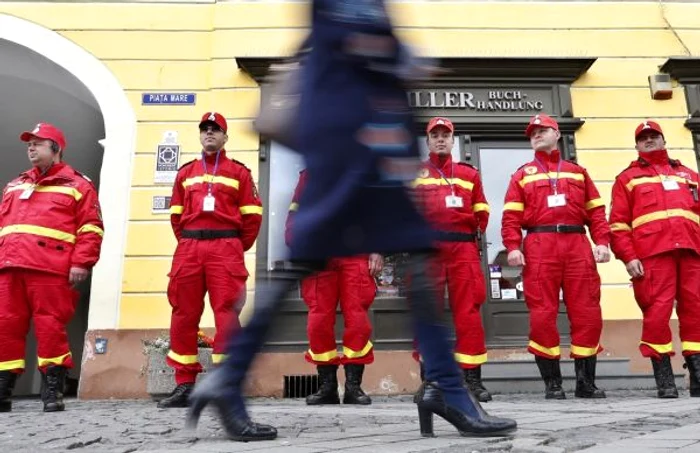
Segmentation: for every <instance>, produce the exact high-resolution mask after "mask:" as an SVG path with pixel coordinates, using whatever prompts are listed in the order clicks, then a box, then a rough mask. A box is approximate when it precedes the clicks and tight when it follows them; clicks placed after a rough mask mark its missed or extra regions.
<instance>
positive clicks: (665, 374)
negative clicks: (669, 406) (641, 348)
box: [651, 354, 678, 398]
mask: <svg viewBox="0 0 700 453" xmlns="http://www.w3.org/2000/svg"><path fill="white" fill-rule="evenodd" d="M651 366H652V367H653V368H654V379H656V389H657V395H658V396H659V398H678V389H677V388H676V381H675V379H674V377H673V368H672V367H671V357H670V356H669V355H668V354H664V355H662V356H661V360H655V359H653V358H652V359H651Z"/></svg>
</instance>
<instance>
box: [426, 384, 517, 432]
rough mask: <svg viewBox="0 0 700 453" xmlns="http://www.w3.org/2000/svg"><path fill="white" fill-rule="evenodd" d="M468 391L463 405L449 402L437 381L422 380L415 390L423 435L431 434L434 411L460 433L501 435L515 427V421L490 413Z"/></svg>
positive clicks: (462, 389) (447, 395)
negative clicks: (417, 392) (418, 387)
mask: <svg viewBox="0 0 700 453" xmlns="http://www.w3.org/2000/svg"><path fill="white" fill-rule="evenodd" d="M461 391H462V392H463V391H467V393H468V395H467V396H468V401H467V403H466V406H464V407H459V406H457V405H453V404H451V403H452V402H451V401H450V396H452V397H454V396H456V395H454V394H452V395H450V394H448V393H447V392H444V391H443V390H442V389H440V388H439V387H438V384H437V383H436V382H424V383H423V384H422V385H421V387H420V390H419V394H418V397H417V399H418V422H419V424H420V431H421V435H422V436H423V437H433V436H434V434H433V414H436V415H439V416H440V417H442V418H444V419H445V420H446V421H448V422H449V423H451V424H452V425H453V426H454V427H455V428H457V431H459V433H460V434H461V435H462V436H483V437H488V436H503V435H506V434H509V433H511V432H513V431H515V430H516V429H517V426H518V425H517V423H516V422H515V420H511V419H510V418H500V417H494V416H492V415H489V414H487V413H486V411H484V409H483V408H482V407H481V405H479V402H478V401H476V399H475V398H474V396H473V395H471V393H470V392H469V391H468V390H466V389H464V387H462V388H461Z"/></svg>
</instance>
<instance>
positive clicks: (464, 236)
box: [436, 231, 476, 242]
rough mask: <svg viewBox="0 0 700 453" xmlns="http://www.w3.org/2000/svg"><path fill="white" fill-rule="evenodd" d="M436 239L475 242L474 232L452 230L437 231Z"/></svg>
mask: <svg viewBox="0 0 700 453" xmlns="http://www.w3.org/2000/svg"><path fill="white" fill-rule="evenodd" d="M436 233H437V240H438V241H444V242H476V234H473V233H457V232H454V231H437V232H436Z"/></svg>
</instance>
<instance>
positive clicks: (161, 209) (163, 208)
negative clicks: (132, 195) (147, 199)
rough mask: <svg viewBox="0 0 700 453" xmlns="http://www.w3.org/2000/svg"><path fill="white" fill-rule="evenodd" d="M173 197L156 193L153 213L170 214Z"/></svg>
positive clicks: (152, 207) (152, 206)
mask: <svg viewBox="0 0 700 453" xmlns="http://www.w3.org/2000/svg"><path fill="white" fill-rule="evenodd" d="M171 198H172V197H171V196H163V195H155V196H154V197H153V204H152V205H151V212H152V213H153V214H170V199H171Z"/></svg>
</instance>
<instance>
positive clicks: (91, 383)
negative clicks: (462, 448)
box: [0, 0, 700, 397]
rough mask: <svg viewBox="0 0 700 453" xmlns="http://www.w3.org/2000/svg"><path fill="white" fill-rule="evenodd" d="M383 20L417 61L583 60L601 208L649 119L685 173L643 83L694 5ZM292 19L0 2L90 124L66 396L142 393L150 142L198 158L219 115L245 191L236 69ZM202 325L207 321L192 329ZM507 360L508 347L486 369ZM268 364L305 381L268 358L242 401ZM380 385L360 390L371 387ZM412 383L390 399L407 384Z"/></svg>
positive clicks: (161, 251)
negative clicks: (83, 104)
mask: <svg viewBox="0 0 700 453" xmlns="http://www.w3.org/2000/svg"><path fill="white" fill-rule="evenodd" d="M392 10H393V12H394V18H395V23H396V26H397V27H398V29H399V31H400V34H401V35H402V36H404V37H405V38H406V39H407V40H408V41H409V42H411V43H413V44H415V45H416V46H417V48H418V49H420V52H421V53H422V54H424V55H428V56H432V57H444V58H474V57H483V58H502V59H508V58H520V59H532V61H533V64H536V62H537V59H539V58H569V57H571V58H579V59H581V58H591V59H595V61H594V62H593V64H592V65H591V66H590V67H589V68H588V69H587V70H586V71H585V72H584V73H583V74H582V75H581V76H580V77H578V79H577V80H575V81H574V82H573V84H572V86H571V90H570V93H571V104H572V109H573V113H574V115H575V116H576V117H577V118H580V119H582V120H583V121H585V122H584V124H583V125H582V126H581V127H580V128H579V129H578V130H576V132H575V143H576V154H577V157H578V161H579V163H581V164H582V165H583V166H585V167H586V168H587V169H588V171H589V173H590V174H591V176H592V177H593V178H594V180H595V181H596V183H597V185H598V188H599V190H600V192H601V194H602V195H603V197H604V198H605V200H606V203H607V205H608V206H609V197H610V191H611V187H612V182H613V180H614V178H615V176H616V175H617V174H618V173H619V172H620V171H622V169H624V168H625V167H626V166H627V164H628V163H629V162H630V161H631V160H633V159H635V156H636V153H635V151H634V140H633V131H634V128H635V127H636V125H637V124H639V122H640V121H643V120H644V119H647V118H655V119H657V120H659V121H660V123H661V124H662V126H663V128H664V132H665V137H666V141H667V143H668V147H669V150H670V153H671V155H672V156H673V157H674V158H678V159H680V160H681V161H682V162H684V163H685V164H686V165H689V166H691V167H693V168H696V167H697V157H696V156H697V152H698V149H697V146H698V144H697V143H696V142H694V139H693V132H692V131H691V130H690V129H689V128H688V127H687V126H686V121H687V120H688V118H689V112H690V110H689V104H688V101H687V99H686V92H685V90H686V87H684V85H683V84H682V83H681V82H680V81H679V80H676V79H674V80H673V82H672V83H673V88H672V94H673V95H672V98H671V99H667V100H653V99H652V98H651V95H650V88H649V81H648V77H649V76H650V75H654V74H657V73H659V68H660V66H662V65H664V64H665V63H666V62H667V61H668V60H669V58H677V57H684V58H691V59H692V58H700V21H699V20H698V17H700V4H695V3H692V2H683V1H679V2H672V1H661V2H637V1H619V2H587V1H582V2H569V1H562V2H559V1H546V2H544V1H543V2H529V1H523V2H517V1H503V2H498V1H495V2H494V1H488V2H479V1H453V2H428V1H425V2H421V1H412V2H402V1H396V2H393V3H392ZM306 14H307V5H306V4H305V3H303V2H285V1H280V2H275V1H265V2H248V1H236V0H231V1H214V0H202V1H196V0H195V1H181V2H177V3H158V2H109V3H72V2H46V3H35V2H26V3H25V2H16V3H13V2H2V3H0V39H4V40H7V41H10V42H15V43H17V44H20V45H22V46H26V47H27V48H30V49H32V50H34V51H35V52H37V53H40V54H42V55H44V56H45V57H46V58H48V59H49V60H52V61H54V62H56V63H57V64H59V65H61V66H63V67H64V68H66V69H67V70H68V71H69V72H71V73H72V74H73V75H74V76H75V77H76V78H77V79H78V80H80V81H81V82H83V83H84V84H85V85H86V87H87V88H88V89H89V90H90V91H91V92H92V93H93V95H94V96H95V99H96V100H97V103H98V104H99V106H100V108H101V110H102V113H103V116H104V120H105V134H106V137H105V140H104V141H103V145H104V149H105V155H104V161H103V167H102V170H101V176H102V177H101V185H100V199H101V202H102V205H103V211H104V213H105V214H104V215H105V230H106V234H105V248H104V251H103V255H102V258H101V261H100V263H99V264H98V266H97V267H96V269H95V272H94V276H93V282H92V289H91V301H90V314H89V322H88V332H87V335H86V343H85V352H84V354H83V374H82V377H81V394H82V396H85V397H100V396H124V397H126V396H135V395H143V394H144V391H145V384H144V379H145V378H144V375H143V373H142V367H143V366H144V364H145V360H146V359H145V356H144V355H143V354H142V345H141V341H142V340H143V339H144V338H147V337H149V336H151V337H152V336H154V335H157V334H160V333H162V332H163V331H165V330H166V329H167V328H168V326H169V320H170V306H169V304H168V302H167V297H166V288H167V283H168V277H167V274H168V271H169V267H170V262H171V257H172V254H173V252H174V249H175V238H174V236H173V234H172V232H171V227H170V223H169V217H168V215H167V214H163V213H154V211H153V209H152V203H153V197H157V196H168V195H170V192H171V186H170V185H169V184H159V183H156V182H154V165H155V160H156V150H157V147H158V145H159V144H161V143H163V135H164V133H165V132H166V131H170V132H172V131H174V132H176V133H177V137H178V142H177V143H178V144H179V145H180V148H181V150H182V155H181V157H180V159H181V160H180V163H184V162H186V161H188V160H190V159H193V158H197V157H198V155H199V150H200V145H199V140H198V133H197V128H196V126H197V123H198V120H199V117H200V116H201V115H202V114H203V113H204V112H207V111H219V112H222V113H223V114H225V115H226V116H227V119H228V121H229V133H228V135H229V137H230V139H229V143H228V145H227V149H228V150H229V152H231V153H232V157H233V158H235V159H238V160H240V161H242V162H244V163H245V164H246V165H247V166H248V167H249V168H250V169H251V170H252V172H253V175H254V176H255V177H256V179H258V176H259V175H260V172H259V164H260V161H259V151H260V149H261V146H262V145H261V139H260V137H259V136H258V135H257V134H256V133H255V132H254V131H252V129H251V124H252V119H253V117H254V115H255V113H256V111H257V109H258V106H259V102H260V89H259V85H258V83H257V82H256V81H255V80H254V78H252V77H251V76H250V75H249V74H247V73H246V71H244V70H243V69H242V68H240V67H239V64H238V63H237V59H242V58H249V57H269V58H275V57H284V56H288V55H290V54H291V53H292V52H293V50H294V49H295V46H296V44H298V43H299V42H300V40H301V39H302V38H303V36H304V34H305V33H306V28H305V27H306V24H307V18H306ZM144 93H195V94H196V103H195V104H194V105H167V106H162V105H160V106H154V105H148V104H144V103H143V102H142V95H143V94H144ZM691 113H692V112H691ZM5 114H7V112H3V115H5ZM525 121H526V119H523V126H524V124H525ZM503 184H504V186H505V185H506V184H507V181H503ZM246 265H247V267H248V270H249V272H250V273H251V279H250V280H249V284H248V298H247V299H248V301H249V303H248V304H247V306H246V309H245V311H244V314H243V316H244V318H245V316H246V314H247V313H248V312H249V310H250V308H251V307H252V303H251V301H252V294H253V293H254V291H255V287H254V277H255V270H256V248H255V247H254V248H253V249H252V250H251V251H249V252H248V253H247V254H246ZM599 271H600V273H601V277H602V281H603V286H602V308H603V316H604V319H605V321H606V327H605V330H606V334H604V335H607V337H606V336H604V341H605V339H606V338H607V339H609V340H610V344H612V345H613V346H612V347H609V348H608V352H609V354H611V355H612V356H628V357H630V358H633V361H632V365H631V366H635V367H639V368H640V369H643V368H641V367H642V365H641V362H639V361H638V357H636V356H638V352H637V351H636V344H637V341H638V336H639V333H640V328H639V325H640V322H639V321H640V319H641V312H640V310H639V309H638V307H637V305H636V303H635V301H634V299H633V295H632V290H631V288H630V284H629V277H628V276H627V274H626V272H625V269H624V266H623V265H622V264H621V263H620V262H619V261H614V262H612V263H610V264H605V265H601V266H600V267H599ZM699 278H700V276H699ZM212 326H213V317H212V316H211V313H210V312H209V311H208V310H207V312H206V313H205V316H204V319H203V322H202V327H205V328H206V327H209V328H211V327H212ZM614 329H618V330H617V331H616V332H614V333H609V331H610V330H614ZM96 338H107V339H108V340H109V343H108V344H109V347H108V350H107V353H106V354H96V353H95V351H94V342H95V339H96ZM604 345H605V343H604ZM523 346H524V345H523ZM523 351H524V348H521V349H520V350H518V349H517V348H510V349H504V350H503V351H501V352H500V353H499V352H495V353H493V354H492V355H491V356H492V357H502V358H507V357H510V356H514V355H517V354H518V352H523ZM275 354H277V355H275ZM384 354H385V356H386V360H388V361H389V362H391V363H395V362H393V361H399V362H400V363H401V364H402V365H401V366H404V367H409V366H411V362H410V360H409V359H406V357H408V353H406V352H396V351H393V352H392V351H386V352H384ZM392 354H393V355H392ZM490 354H491V352H490ZM280 356H289V357H286V358H280ZM390 356H391V358H389V357H390ZM378 357H382V355H381V353H380V354H379V356H378ZM377 360H378V362H379V361H380V359H379V358H378V359H377ZM389 362H387V363H389ZM292 363H297V364H295V365H292ZM281 364H285V365H281ZM284 367H291V368H292V369H294V370H295V373H296V374H303V373H309V372H310V371H309V370H310V369H309V368H308V366H307V365H305V364H304V363H303V360H302V359H301V354H300V353H294V354H284V353H272V354H268V355H267V356H266V357H263V358H262V360H261V361H260V363H258V367H257V371H256V373H257V376H258V378H259V380H260V382H263V381H265V382H267V384H263V383H261V384H260V386H259V387H256V388H257V389H258V390H259V391H258V393H266V394H279V387H280V386H281V384H278V382H279V380H280V379H281V375H283V374H288V373H287V371H286V370H282V368H284ZM305 367H306V368H305ZM368 372H370V370H369V369H368ZM372 373H374V372H372ZM293 374H294V373H293ZM380 374H381V372H380V371H377V372H376V375H375V374H371V375H370V376H369V378H370V379H373V376H374V377H376V378H377V380H379V376H380ZM413 375H415V372H413ZM107 376H109V378H107ZM412 379H413V380H408V381H402V382H403V384H401V385H399V387H400V388H401V389H406V388H409V387H410V386H411V385H412V383H413V382H415V383H417V381H416V380H415V376H414V378H412ZM377 389H379V390H377V392H380V391H381V389H380V388H379V387H377ZM384 390H386V391H388V392H391V391H393V390H391V389H388V390H387V389H384Z"/></svg>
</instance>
